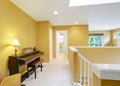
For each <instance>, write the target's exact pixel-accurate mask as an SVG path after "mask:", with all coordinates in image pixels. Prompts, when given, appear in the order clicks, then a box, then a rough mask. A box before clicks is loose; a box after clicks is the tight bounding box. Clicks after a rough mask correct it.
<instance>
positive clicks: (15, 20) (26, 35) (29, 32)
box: [0, 0, 37, 76]
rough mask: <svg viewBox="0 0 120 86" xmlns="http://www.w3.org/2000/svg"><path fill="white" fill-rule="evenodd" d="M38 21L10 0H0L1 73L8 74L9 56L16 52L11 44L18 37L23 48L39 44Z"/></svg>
mask: <svg viewBox="0 0 120 86" xmlns="http://www.w3.org/2000/svg"><path fill="white" fill-rule="evenodd" d="M36 29H37V23H36V22H35V21H34V20H32V19H31V18H30V17H29V16H28V15H26V14H25V13H24V12H23V11H21V10H20V9H19V8H17V7H16V6H15V5H13V4H12V3H11V2H10V1H9V0H0V73H2V74H3V75H4V76H6V75H8V56H9V55H12V54H14V47H13V46H10V45H11V41H12V39H13V38H18V39H19V41H20V43H21V46H20V47H18V48H19V52H20V51H21V49H22V48H24V47H28V46H37V44H36V43H37V41H36V37H37V35H36V33H37V32H36Z"/></svg>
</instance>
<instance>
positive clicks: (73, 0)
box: [69, 0, 120, 7]
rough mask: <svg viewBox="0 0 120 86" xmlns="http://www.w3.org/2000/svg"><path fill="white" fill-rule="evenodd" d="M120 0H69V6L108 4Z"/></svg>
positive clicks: (119, 0)
mask: <svg viewBox="0 0 120 86" xmlns="http://www.w3.org/2000/svg"><path fill="white" fill-rule="evenodd" d="M117 2H120V0H70V2H69V6H70V7H73V6H86V5H97V4H109V3H117Z"/></svg>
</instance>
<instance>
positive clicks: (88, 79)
mask: <svg viewBox="0 0 120 86" xmlns="http://www.w3.org/2000/svg"><path fill="white" fill-rule="evenodd" d="M87 82H88V86H90V64H88V76H87Z"/></svg>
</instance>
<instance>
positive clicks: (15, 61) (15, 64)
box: [8, 51, 44, 81]
mask: <svg viewBox="0 0 120 86" xmlns="http://www.w3.org/2000/svg"><path fill="white" fill-rule="evenodd" d="M43 54H44V53H43V52H41V51H32V52H30V53H25V54H20V55H13V56H9V59H8V68H9V74H10V75H12V74H16V73H21V68H22V67H24V66H27V65H28V64H30V63H32V62H33V61H35V60H36V59H40V55H43ZM26 68H27V67H26ZM23 69H24V70H25V67H24V68H23ZM27 76H28V74H27V69H26V71H24V73H22V81H23V80H24V79H25V78H26V77H27Z"/></svg>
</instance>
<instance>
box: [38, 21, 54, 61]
mask: <svg viewBox="0 0 120 86" xmlns="http://www.w3.org/2000/svg"><path fill="white" fill-rule="evenodd" d="M50 28H51V29H52V25H51V24H50V23H49V22H48V21H43V22H38V35H37V40H38V49H39V50H41V51H43V52H44V56H43V61H45V62H49V56H50V53H49V29H50Z"/></svg>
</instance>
